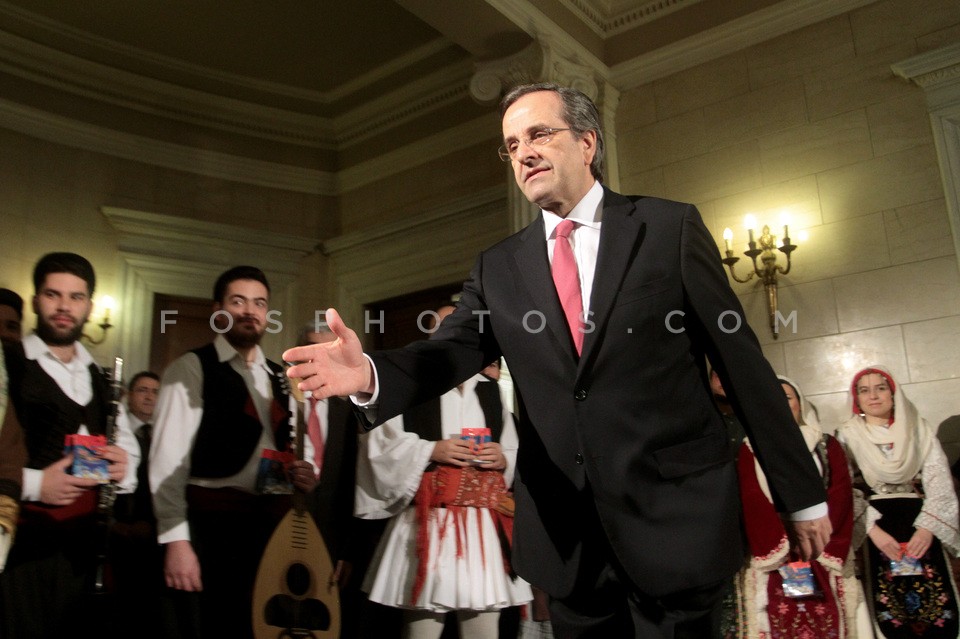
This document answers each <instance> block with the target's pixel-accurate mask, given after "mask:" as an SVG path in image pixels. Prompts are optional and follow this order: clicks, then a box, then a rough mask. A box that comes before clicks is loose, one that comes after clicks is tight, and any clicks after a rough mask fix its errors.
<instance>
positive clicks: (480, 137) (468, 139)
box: [0, 99, 497, 196]
mask: <svg viewBox="0 0 960 639" xmlns="http://www.w3.org/2000/svg"><path fill="white" fill-rule="evenodd" d="M0 127H3V128H5V129H10V130H12V131H17V132H19V133H22V134H24V135H28V136H30V137H34V138H39V139H41V140H46V141H48V142H53V143H56V144H62V145H64V146H68V147H72V148H77V149H82V150H85V151H91V152H94V153H103V154H105V155H109V156H111V157H119V158H123V159H125V160H131V161H134V162H141V163H144V164H148V165H152V166H161V167H164V168H168V169H175V170H177V171H185V172H188V173H192V174H195V175H204V176H207V177H213V178H219V179H223V180H229V181H232V182H240V183H243V184H253V185H256V186H264V187H267V188H274V189H282V190H285V191H293V192H296V193H308V194H311V195H324V196H337V195H340V194H341V193H344V192H346V191H351V190H353V189H357V188H360V187H362V186H364V185H367V184H371V183H373V182H376V181H377V180H381V179H383V177H384V176H385V175H392V174H394V173H396V172H397V171H398V167H399V170H407V169H410V168H413V167H416V166H419V165H421V164H425V163H426V162H429V161H431V160H433V159H434V158H436V157H437V156H439V155H443V154H445V153H448V152H449V151H450V150H451V149H455V148H460V147H463V146H469V145H471V144H476V143H479V142H482V141H484V140H492V139H495V138H496V132H497V128H496V121H495V120H494V119H492V116H491V117H480V118H476V119H474V120H472V121H469V122H465V123H463V124H461V125H458V126H456V127H453V128H451V129H445V130H443V131H440V132H438V133H436V134H434V135H431V136H428V137H425V138H421V139H420V140H418V141H417V142H416V143H415V144H408V145H406V146H403V147H401V148H398V149H396V150H394V151H390V152H388V153H384V154H382V155H378V156H376V157H375V158H373V159H371V160H367V161H365V162H361V163H359V164H356V165H354V166H351V167H348V168H346V169H343V170H341V171H340V172H338V173H329V172H326V171H317V170H315V169H305V168H301V167H297V166H291V165H288V164H278V163H275V162H266V161H263V160H252V159H250V158H245V157H241V156H237V155H229V154H226V153H218V152H216V151H205V150H203V149H197V148H195V147H188V146H182V145H178V144H171V143H169V142H161V141H159V140H154V139H153V138H145V137H142V136H138V135H133V134H129V133H120V132H118V131H114V130H112V129H107V128H104V127H100V126H96V125H93V124H85V123H83V122H77V121H76V120H71V119H69V118H64V117H61V116H55V115H51V114H49V113H47V112H45V111H40V110H37V109H32V108H30V107H25V106H23V105H20V104H16V103H13V102H8V101H5V100H2V99H0ZM491 152H492V151H491Z"/></svg>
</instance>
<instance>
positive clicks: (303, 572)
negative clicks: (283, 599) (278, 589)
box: [287, 564, 310, 597]
mask: <svg viewBox="0 0 960 639" xmlns="http://www.w3.org/2000/svg"><path fill="white" fill-rule="evenodd" d="M287 589H288V590H290V593H291V594H293V595H295V596H297V597H302V596H303V595H305V594H306V592H307V591H308V590H309V589H310V571H309V570H308V569H307V567H306V566H304V565H303V564H291V565H290V567H289V568H288V569H287Z"/></svg>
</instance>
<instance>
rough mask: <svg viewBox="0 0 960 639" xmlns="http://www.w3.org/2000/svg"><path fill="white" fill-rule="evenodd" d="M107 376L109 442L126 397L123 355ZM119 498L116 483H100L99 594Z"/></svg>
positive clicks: (114, 439) (103, 587)
mask: <svg viewBox="0 0 960 639" xmlns="http://www.w3.org/2000/svg"><path fill="white" fill-rule="evenodd" d="M104 376H105V377H106V378H107V382H108V383H109V384H110V407H109V409H108V411H107V424H106V432H105V433H104V434H105V435H106V438H107V445H109V446H112V445H113V444H115V443H117V414H118V413H119V412H120V400H121V398H122V397H123V358H121V357H117V358H115V359H114V363H113V372H112V373H111V372H110V371H105V372H104ZM116 500H117V483H116V482H115V481H113V480H110V482H109V483H106V484H103V485H101V486H100V491H99V495H98V498H97V528H98V530H97V536H98V539H97V566H96V570H95V571H94V576H93V594H95V595H100V594H105V593H106V592H107V582H106V575H107V545H108V540H109V536H110V527H111V526H112V525H113V504H114V502H116Z"/></svg>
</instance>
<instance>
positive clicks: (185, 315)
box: [150, 293, 216, 373]
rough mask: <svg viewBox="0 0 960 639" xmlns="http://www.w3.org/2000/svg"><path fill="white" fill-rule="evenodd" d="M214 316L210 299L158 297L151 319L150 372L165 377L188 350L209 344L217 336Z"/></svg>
mask: <svg viewBox="0 0 960 639" xmlns="http://www.w3.org/2000/svg"><path fill="white" fill-rule="evenodd" d="M211 313H213V303H212V302H211V301H210V300H209V299H201V298H197V297H184V296H180V295H162V294H160V293H157V294H155V295H154V296H153V313H151V315H150V318H151V319H150V370H152V371H155V372H157V373H162V372H163V370H164V369H165V368H166V367H167V364H169V363H170V362H172V361H173V360H175V359H176V358H178V357H180V356H181V355H183V354H184V353H185V352H187V351H188V350H191V349H194V348H197V347H198V346H203V345H204V344H207V343H209V342H210V341H211V340H212V339H213V338H214V337H215V336H216V334H215V333H214V332H213V329H211V328H210V314H211Z"/></svg>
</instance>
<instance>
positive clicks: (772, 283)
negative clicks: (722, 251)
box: [722, 215, 797, 339]
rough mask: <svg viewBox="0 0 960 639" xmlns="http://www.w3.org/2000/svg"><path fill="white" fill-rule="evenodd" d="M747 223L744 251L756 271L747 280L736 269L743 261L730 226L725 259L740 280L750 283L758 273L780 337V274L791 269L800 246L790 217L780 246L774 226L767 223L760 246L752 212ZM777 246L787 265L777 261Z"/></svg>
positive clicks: (725, 238)
mask: <svg viewBox="0 0 960 639" xmlns="http://www.w3.org/2000/svg"><path fill="white" fill-rule="evenodd" d="M746 226H747V234H748V236H749V241H748V242H747V246H748V247H749V248H748V249H747V250H746V251H744V252H743V254H744V255H746V256H747V257H749V258H750V260H751V261H752V262H753V272H752V273H749V274H747V277H745V278H744V279H740V278H739V277H737V274H736V273H735V272H734V270H733V265H734V264H736V263H737V262H739V261H740V258H739V257H734V255H733V250H732V249H731V248H730V241H731V240H732V239H733V231H731V230H730V229H729V228H726V229H724V230H723V242H724V244H725V248H726V254H727V256H726V257H725V258H723V260H722V262H723V263H724V264H726V265H727V268H728V269H730V275H731V277H733V279H735V280H736V281H738V282H741V283H745V282H749V281H750V280H752V279H753V276H754V275H756V276H757V279H758V280H759V281H761V282H763V288H764V290H765V291H766V293H767V316H768V317H769V319H770V332H771V333H772V334H773V339H777V337H779V332H778V331H777V273H780V274H782V275H786V274H787V273H789V272H790V254H791V253H793V251H794V250H796V248H797V247H796V245H794V244H791V243H790V228H789V226H788V224H787V221H786V220H784V224H783V243H782V244H781V245H780V246H779V247H778V246H777V238H776V237H775V236H774V235H771V234H770V227H769V226H767V225H766V224H764V226H763V233H762V234H761V235H760V248H757V243H756V242H755V241H754V239H753V229H754V227H755V226H756V220H755V218H754V217H753V216H752V215H748V216H747V219H746ZM774 249H777V250H779V251H780V252H781V253H783V254H784V255H786V256H787V266H786V268H784V267H783V266H780V265H779V264H777V254H776V253H774V252H773V251H774ZM758 257H759V258H760V264H757V258H758Z"/></svg>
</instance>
